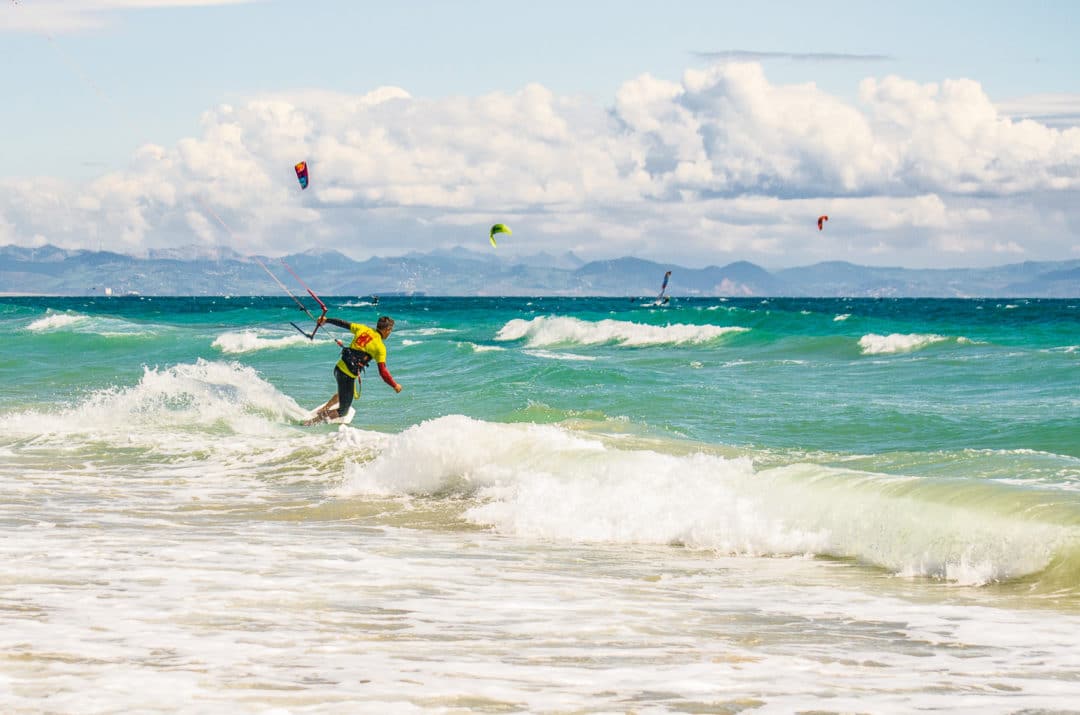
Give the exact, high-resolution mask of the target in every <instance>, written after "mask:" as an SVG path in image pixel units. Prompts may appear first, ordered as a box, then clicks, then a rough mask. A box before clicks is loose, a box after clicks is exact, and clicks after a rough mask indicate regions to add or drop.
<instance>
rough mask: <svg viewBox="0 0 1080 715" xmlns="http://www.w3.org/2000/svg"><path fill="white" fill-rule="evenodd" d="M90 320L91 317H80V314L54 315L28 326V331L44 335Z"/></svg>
mask: <svg viewBox="0 0 1080 715" xmlns="http://www.w3.org/2000/svg"><path fill="white" fill-rule="evenodd" d="M89 319H90V318H89V316H86V315H80V314H78V313H52V314H50V315H46V316H45V317H44V318H38V319H37V320H35V321H34V322H32V323H30V324H29V325H27V326H26V329H27V330H30V331H33V332H35V333H42V332H47V331H50V330H58V329H62V328H70V327H72V326H74V325H79V324H80V323H85V322H86V321H88V320H89Z"/></svg>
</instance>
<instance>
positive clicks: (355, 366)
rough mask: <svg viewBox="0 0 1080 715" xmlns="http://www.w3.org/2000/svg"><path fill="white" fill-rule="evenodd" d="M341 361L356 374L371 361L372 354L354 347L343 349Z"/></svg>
mask: <svg viewBox="0 0 1080 715" xmlns="http://www.w3.org/2000/svg"><path fill="white" fill-rule="evenodd" d="M341 361H342V362H343V363H345V367H347V368H349V371H350V372H352V373H353V374H354V375H359V374H360V373H361V372H362V371H363V369H364V368H365V367H367V366H368V363H370V362H371V356H370V355H368V354H367V353H366V352H364V351H363V350H354V349H352V348H342V349H341Z"/></svg>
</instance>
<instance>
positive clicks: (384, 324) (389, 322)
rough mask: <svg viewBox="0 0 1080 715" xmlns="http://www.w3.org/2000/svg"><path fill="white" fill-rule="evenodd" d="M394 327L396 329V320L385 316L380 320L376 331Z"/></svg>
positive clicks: (376, 325)
mask: <svg viewBox="0 0 1080 715" xmlns="http://www.w3.org/2000/svg"><path fill="white" fill-rule="evenodd" d="M393 327H394V319H393V318H391V317H390V316H389V315H384V316H383V317H381V318H379V322H378V323H376V324H375V329H376V330H382V329H383V328H393Z"/></svg>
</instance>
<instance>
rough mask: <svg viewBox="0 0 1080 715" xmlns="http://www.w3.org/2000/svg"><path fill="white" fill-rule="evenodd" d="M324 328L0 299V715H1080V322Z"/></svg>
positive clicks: (335, 303)
mask: <svg viewBox="0 0 1080 715" xmlns="http://www.w3.org/2000/svg"><path fill="white" fill-rule="evenodd" d="M328 303H329V304H330V305H331V313H330V314H331V315H333V316H335V317H341V318H345V319H351V320H356V321H361V322H369V323H374V321H375V318H376V317H377V315H378V314H381V313H386V314H389V315H392V316H393V317H394V318H395V319H396V320H397V330H396V331H395V332H394V334H393V335H392V336H391V338H390V341H389V353H390V358H389V366H390V369H391V371H392V372H393V374H394V376H395V378H396V379H397V380H398V381H399V382H400V383H401V384H402V385H404V387H405V390H404V392H402V393H401V394H400V395H395V394H394V393H393V391H392V390H390V389H389V388H387V387H386V386H385V385H383V384H382V383H381V381H380V380H379V379H378V376H377V375H376V374H374V372H372V373H371V374H369V376H368V377H367V378H366V380H365V382H364V392H363V396H362V398H361V400H360V402H359V403H358V407H359V408H360V410H359V414H358V416H357V418H356V420H355V421H354V422H353V424H352V425H351V426H342V427H337V426H334V427H331V426H322V427H317V428H303V427H301V426H299V424H298V423H299V420H300V419H301V418H302V416H303V415H304V414H305V412H306V410H307V409H308V408H310V407H313V406H315V405H317V404H319V403H321V402H322V401H323V400H325V399H326V397H328V396H329V394H330V393H331V392H332V390H333V382H332V379H331V377H330V369H331V367H332V365H333V363H334V361H335V360H336V355H337V347H336V346H335V345H334V344H333V342H331V338H332V337H335V336H341V335H343V332H342V331H338V330H337V329H335V328H331V327H330V326H327V327H326V328H324V329H323V330H321V331H320V332H319V334H318V335H317V336H316V340H315V341H314V342H310V341H308V340H306V339H305V338H304V337H303V336H301V335H300V334H299V333H298V332H297V331H295V330H294V329H293V328H292V327H290V326H289V325H288V321H289V320H297V315H298V314H299V316H300V317H303V318H305V320H306V316H303V314H302V313H299V311H297V310H296V309H295V305H294V304H293V303H292V302H291V301H289V300H288V299H284V300H282V299H277V298H216V299H206V298H198V299H177V298H138V297H135V298H112V299H103V298H97V299H88V298H66V299H64V298H50V299H41V298H0V329H2V330H3V333H4V335H5V339H4V340H3V341H2V342H0V535H2V539H0V584H2V588H0V711H3V712H80V713H98V712H136V711H137V712H192V713H195V712H199V713H202V712H252V713H262V712H296V713H301V712H303V713H311V712H320V713H322V712H373V713H374V712H445V713H456V712H499V713H503V712H605V713H606V712H637V713H653V712H656V713H658V712H722V713H729V712H730V713H734V712H775V713H788V712H795V711H800V710H813V711H820V712H855V711H858V712H912V711H916V710H920V709H939V710H947V711H949V712H971V713H976V712H978V713H985V712H1002V713H1004V712H1019V711H1025V710H1028V711H1036V710H1040V709H1041V710H1045V711H1052V712H1067V711H1070V710H1072V711H1078V710H1080V705H1077V703H1080V648H1078V647H1077V643H1078V642H1080V389H1078V388H1080V300H1060V301H1053V300H1012V301H1004V300H829V299H818V300H781V299H770V300H761V299H745V300H736V299H731V300H723V299H709V300H704V299H703V300H685V299H684V300H678V301H676V302H674V303H673V304H671V305H669V306H667V307H664V308H657V307H648V306H642V305H639V304H637V303H631V302H630V301H628V300H626V299H595V298H593V299H581V298H578V299H568V298H534V299H518V298H514V299H490V298H483V299H481V298H384V299H383V300H382V302H381V304H380V305H379V306H378V308H375V307H373V306H371V305H369V304H368V303H367V302H366V301H364V300H362V299H357V298H339V299H332V300H329V301H328ZM376 310H377V311H378V312H376Z"/></svg>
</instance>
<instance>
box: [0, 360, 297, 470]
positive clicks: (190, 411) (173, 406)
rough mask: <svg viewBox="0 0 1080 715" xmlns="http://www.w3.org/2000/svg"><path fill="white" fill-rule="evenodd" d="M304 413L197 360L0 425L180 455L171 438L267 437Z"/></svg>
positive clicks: (251, 378) (243, 370)
mask: <svg viewBox="0 0 1080 715" xmlns="http://www.w3.org/2000/svg"><path fill="white" fill-rule="evenodd" d="M306 415H307V410H305V409H304V408H302V407H300V406H299V405H297V404H296V402H295V401H294V400H293V399H292V398H290V397H288V396H286V395H283V394H281V393H280V392H279V391H278V390H277V389H276V388H275V387H274V386H273V385H271V384H269V383H268V382H266V381H265V380H263V379H262V378H261V377H259V376H258V374H257V373H256V372H255V370H254V369H253V368H250V367H247V366H243V365H239V364H236V363H223V362H212V361H207V360H202V359H200V360H198V361H197V362H195V363H194V364H181V365H176V366H173V367H170V368H163V369H157V368H144V372H143V376H142V379H141V380H140V381H139V383H138V384H137V385H133V386H129V387H114V388H110V389H106V390H99V391H97V392H94V393H92V394H91V395H89V396H88V397H87V398H86V399H84V400H83V401H81V402H79V403H78V404H75V405H74V406H72V407H69V408H66V409H62V410H59V411H26V412H21V413H16V414H9V415H4V416H3V417H0V429H3V430H6V431H7V432H8V433H9V434H15V435H18V434H27V435H37V436H38V437H39V438H41V439H49V438H50V436H65V437H64V438H65V439H67V437H69V436H71V435H76V434H86V435H97V436H103V437H104V438H105V439H109V440H112V439H117V440H119V441H120V442H121V443H124V444H128V445H132V444H150V445H154V446H155V447H161V448H162V449H165V450H166V451H171V450H175V451H181V452H183V451H187V450H190V449H191V445H190V444H185V443H183V440H180V441H178V440H177V439H176V435H177V433H178V432H179V431H186V432H200V431H206V430H213V426H214V425H215V424H221V425H228V427H229V429H231V430H234V431H238V432H244V433H248V434H253V435H254V434H267V433H271V432H273V431H274V430H275V429H276V428H278V427H280V426H281V424H280V423H282V422H283V421H286V420H290V419H291V420H301V419H303V418H304V417H305V416H306Z"/></svg>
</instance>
